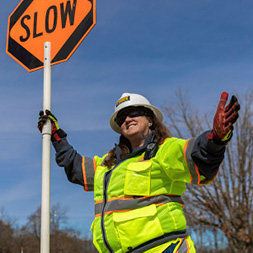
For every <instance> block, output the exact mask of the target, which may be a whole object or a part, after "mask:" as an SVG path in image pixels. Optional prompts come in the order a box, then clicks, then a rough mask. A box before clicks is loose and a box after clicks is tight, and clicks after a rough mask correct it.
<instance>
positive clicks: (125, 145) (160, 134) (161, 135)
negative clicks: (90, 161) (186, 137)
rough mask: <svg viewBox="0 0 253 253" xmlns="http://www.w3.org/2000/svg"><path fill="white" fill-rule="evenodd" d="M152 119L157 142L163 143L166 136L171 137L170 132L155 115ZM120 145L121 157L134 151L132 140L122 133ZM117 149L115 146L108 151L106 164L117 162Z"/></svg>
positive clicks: (112, 164) (152, 128) (110, 165)
mask: <svg viewBox="0 0 253 253" xmlns="http://www.w3.org/2000/svg"><path fill="white" fill-rule="evenodd" d="M149 118H151V120H152V126H151V130H155V141H156V142H157V143H159V144H160V143H162V142H163V141H164V140H165V139H166V138H168V137H169V132H168V129H167V127H166V126H165V125H164V124H163V123H162V122H160V121H159V120H158V119H157V118H156V117H155V116H153V117H149ZM118 146H119V147H120V148H121V150H122V153H121V156H120V157H121V158H123V157H125V156H126V155H128V154H130V153H131V152H132V147H131V143H130V141H129V140H128V139H127V138H126V137H125V136H124V135H122V134H121V135H120V138H119V144H118ZM115 149H116V148H113V149H111V150H110V151H109V152H108V154H109V155H108V156H107V158H106V159H105V162H104V165H105V166H107V167H112V166H114V165H115V164H116V156H115Z"/></svg>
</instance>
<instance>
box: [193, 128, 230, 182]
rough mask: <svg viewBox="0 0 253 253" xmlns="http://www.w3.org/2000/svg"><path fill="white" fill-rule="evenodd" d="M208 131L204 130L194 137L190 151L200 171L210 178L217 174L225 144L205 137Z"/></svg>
mask: <svg viewBox="0 0 253 253" xmlns="http://www.w3.org/2000/svg"><path fill="white" fill-rule="evenodd" d="M210 132H211V131H207V132H204V133H202V134H201V135H200V136H199V137H197V138H196V140H195V143H194V146H193V149H192V153H191V156H192V159H193V161H194V162H195V164H196V165H197V166H198V169H199V171H200V173H201V174H202V175H203V176H205V177H206V178H207V179H208V180H212V179H213V178H214V177H215V175H216V174H217V172H218V170H219V166H220V164H221V162H222V161H223V159H224V153H225V150H226V148H225V145H219V144H216V143H214V142H213V140H208V139H207V136H206V135H207V134H208V133H210Z"/></svg>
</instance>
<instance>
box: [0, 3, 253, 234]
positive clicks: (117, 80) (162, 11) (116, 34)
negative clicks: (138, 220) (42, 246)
mask: <svg viewBox="0 0 253 253" xmlns="http://www.w3.org/2000/svg"><path fill="white" fill-rule="evenodd" d="M18 4H19V1H17V0H8V1H7V2H6V3H5V4H4V5H2V7H1V9H0V16H1V23H0V32H1V40H0V58H1V62H0V76H1V79H0V114H1V117H2V119H1V127H0V143H1V148H0V149H1V152H0V208H1V207H3V208H4V209H5V211H6V213H7V214H8V215H9V216H10V217H11V218H15V219H17V223H18V224H21V225H22V224H24V223H25V222H26V221H27V217H28V216H29V215H30V214H31V213H32V212H34V211H35V210H36V208H37V207H38V206H39V205H40V202H41V162H42V161H41V152H42V137H41V134H40V133H39V132H38V130H37V119H38V112H39V111H40V110H41V109H42V106H43V70H38V71H35V72H32V73H29V72H28V71H27V70H25V69H24V68H23V67H22V66H21V65H19V64H18V63H17V62H16V61H14V60H13V59H12V58H11V57H10V56H9V55H7V54H6V52H5V48H6V36H7V23H8V16H9V15H10V14H11V13H12V11H13V10H14V9H15V7H16V6H17V5H18ZM252 30H253V2H252V0H244V1H238V0H226V1H224V0H212V1H211V0H194V1H188V0H181V1H164V0H128V1H124V0H106V1H102V0H97V24H96V25H95V27H94V28H93V29H92V31H91V32H90V34H89V35H88V36H87V37H86V38H85V40H84V41H83V42H82V43H81V45H80V46H79V47H78V49H77V50H76V51H75V53H74V54H73V55H72V56H71V58H70V59H69V60H68V61H67V62H65V63H61V64H57V65H55V66H53V67H52V111H53V113H54V114H55V115H56V116H57V118H58V121H59V124H60V126H61V127H62V128H63V129H64V130H65V131H66V132H67V133H68V139H69V142H70V143H71V144H72V145H73V146H74V147H75V148H76V149H77V150H78V151H79V153H80V154H82V155H86V156H89V157H93V156H94V155H99V156H102V155H103V154H104V153H106V152H107V151H108V150H109V149H111V148H112V147H113V145H114V143H115V142H117V141H118V135H117V134H116V133H114V132H113V131H112V130H111V129H110V126H109V118H110V116H111V114H112V113H113V108H114V104H115V102H116V100H117V99H118V98H119V97H120V96H121V94H122V93H123V92H133V93H140V94H143V95H144V96H146V97H147V98H148V99H149V100H150V101H151V103H152V104H154V105H155V106H157V107H159V108H161V106H163V105H165V104H166V101H169V100H170V99H171V98H172V97H173V94H174V93H175V90H176V89H177V88H178V87H181V88H184V89H187V90H188V91H189V96H190V98H191V100H192V102H193V104H194V105H195V106H196V107H198V108H199V109H200V110H202V111H205V110H215V107H216V104H217V102H218V100H219V96H220V94H221V92H222V91H224V90H225V91H227V92H229V93H230V94H232V93H240V94H244V93H245V92H246V91H247V90H248V89H249V88H252V83H253V64H252V53H253V32H252ZM51 157H52V161H51V203H52V205H53V204H56V203H59V204H60V205H61V206H63V207H67V208H68V212H67V216H68V224H69V226H74V227H75V228H77V229H79V230H81V231H84V232H87V233H88V234H90V232H89V227H90V224H91V222H92V219H93V210H94V209H93V195H92V193H85V192H84V191H83V188H82V187H80V186H78V185H73V184H71V183H69V182H68V181H67V179H66V177H65V174H64V171H63V169H62V168H59V167H58V166H57V165H56V163H55V160H54V150H53V148H52V151H51Z"/></svg>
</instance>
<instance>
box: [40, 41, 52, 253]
mask: <svg viewBox="0 0 253 253" xmlns="http://www.w3.org/2000/svg"><path fill="white" fill-rule="evenodd" d="M50 63H51V43H50V42H45V43H44V80H43V110H44V111H45V110H46V109H48V110H51V64H50ZM50 149H51V122H50V120H48V121H47V122H46V124H45V125H44V126H43V130H42V191H41V235H40V236H41V237H40V252H41V253H49V252H50V154H51V150H50Z"/></svg>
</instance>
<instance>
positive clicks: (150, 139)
mask: <svg viewBox="0 0 253 253" xmlns="http://www.w3.org/2000/svg"><path fill="white" fill-rule="evenodd" d="M154 139H155V130H152V132H151V133H150V134H149V135H148V137H147V139H146V140H145V142H144V144H143V146H141V147H138V148H136V149H134V150H133V151H132V153H130V154H128V155H126V156H125V157H124V158H120V155H121V154H122V150H121V148H120V147H119V145H117V144H115V148H116V150H115V156H116V160H117V162H116V164H119V163H120V162H122V161H123V160H125V159H127V158H130V157H133V156H135V155H136V154H139V153H142V152H144V150H145V149H146V148H147V145H148V144H149V143H151V142H153V141H154Z"/></svg>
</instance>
